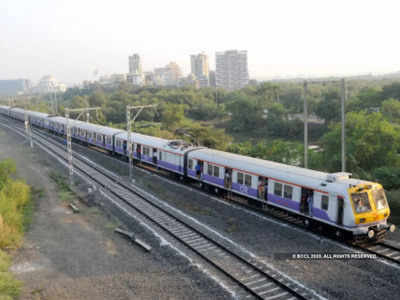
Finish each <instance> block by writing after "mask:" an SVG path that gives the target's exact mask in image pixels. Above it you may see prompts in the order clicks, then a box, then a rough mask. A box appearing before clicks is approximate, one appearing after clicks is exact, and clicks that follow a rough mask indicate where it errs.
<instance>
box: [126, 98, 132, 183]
mask: <svg viewBox="0 0 400 300" xmlns="http://www.w3.org/2000/svg"><path fill="white" fill-rule="evenodd" d="M126 127H127V128H126V129H127V130H128V140H127V149H128V157H129V181H131V180H132V144H131V110H130V107H129V105H128V106H127V107H126Z"/></svg>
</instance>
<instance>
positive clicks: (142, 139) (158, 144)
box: [118, 130, 168, 148]
mask: <svg viewBox="0 0 400 300" xmlns="http://www.w3.org/2000/svg"><path fill="white" fill-rule="evenodd" d="M118 138H120V139H122V140H126V141H127V140H128V132H127V131H125V130H124V131H123V132H121V133H120V134H118ZM131 142H134V143H139V144H143V145H147V146H151V147H154V148H162V147H164V145H165V144H167V143H168V140H166V139H163V138H159V137H154V136H150V135H144V134H141V133H136V132H132V133H131Z"/></svg>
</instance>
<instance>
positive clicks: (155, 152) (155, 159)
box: [153, 148, 157, 165]
mask: <svg viewBox="0 0 400 300" xmlns="http://www.w3.org/2000/svg"><path fill="white" fill-rule="evenodd" d="M153 164H155V165H156V164H157V148H153Z"/></svg>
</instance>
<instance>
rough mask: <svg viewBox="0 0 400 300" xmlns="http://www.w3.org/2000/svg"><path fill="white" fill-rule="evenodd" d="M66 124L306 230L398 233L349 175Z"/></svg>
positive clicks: (377, 197) (37, 116)
mask: <svg viewBox="0 0 400 300" xmlns="http://www.w3.org/2000/svg"><path fill="white" fill-rule="evenodd" d="M0 114H2V115H4V116H7V117H9V118H12V119H15V120H18V121H25V120H26V119H25V118H27V119H28V121H29V122H30V124H31V126H34V127H37V128H40V129H43V130H47V131H49V132H50V133H52V134H56V135H59V136H64V137H65V135H66V126H67V119H66V118H64V117H61V116H55V115H49V114H45V113H40V112H34V111H25V110H24V109H21V108H12V107H8V106H0ZM68 122H69V124H70V128H71V137H72V139H73V140H74V141H77V142H80V143H83V144H85V145H88V146H91V147H94V148H96V149H98V150H101V151H103V152H107V153H108V154H110V155H115V156H120V157H124V158H125V159H127V158H128V155H129V153H131V155H132V161H133V162H134V163H137V162H140V164H144V165H146V166H149V167H151V168H152V169H153V170H164V171H166V172H168V173H173V174H175V175H176V176H178V178H180V179H181V180H185V181H188V182H191V183H196V184H198V185H199V186H200V187H202V188H207V189H209V190H212V191H213V192H215V193H217V194H220V195H224V196H228V195H229V196H230V199H238V201H239V202H241V203H245V204H246V205H249V206H252V207H256V208H257V209H262V210H267V209H269V208H274V209H278V210H282V211H284V212H285V213H287V214H288V215H290V216H294V217H295V218H296V219H299V220H301V221H302V222H303V223H304V224H305V225H306V226H307V227H313V228H316V227H318V228H319V229H320V230H321V228H322V230H327V231H329V232H332V233H334V234H336V235H337V236H341V237H345V238H346V239H351V240H352V241H353V242H355V243H357V242H360V243H364V242H365V241H367V242H374V241H375V242H376V241H380V240H382V239H383V238H384V236H385V235H386V233H387V232H393V231H395V228H396V227H395V225H393V224H390V223H389V222H388V218H389V216H390V208H389V205H388V202H387V199H386V195H385V191H384V189H383V187H382V185H381V184H379V183H377V182H371V181H365V180H361V179H355V178H351V174H350V173H345V172H339V173H326V172H321V171H316V170H311V169H305V168H301V167H297V166H291V165H286V164H282V163H277V162H273V161H267V160H262V159H259V158H253V157H247V156H242V155H238V154H233V153H227V152H223V151H218V150H214V149H209V148H207V147H199V146H195V145H192V144H190V143H187V142H185V141H182V140H167V139H163V138H158V137H153V136H148V135H143V134H139V133H132V134H131V138H130V140H129V141H128V133H127V131H125V130H121V129H115V128H110V127H106V126H101V125H96V124H91V123H86V122H82V121H76V120H72V119H71V120H68ZM129 145H130V146H131V147H129ZM128 148H130V149H131V151H129V149H128Z"/></svg>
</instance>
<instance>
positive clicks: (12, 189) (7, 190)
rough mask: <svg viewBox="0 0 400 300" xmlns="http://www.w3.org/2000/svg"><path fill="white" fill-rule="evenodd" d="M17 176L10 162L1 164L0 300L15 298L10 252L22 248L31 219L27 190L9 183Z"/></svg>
mask: <svg viewBox="0 0 400 300" xmlns="http://www.w3.org/2000/svg"><path fill="white" fill-rule="evenodd" d="M15 172H16V166H15V163H14V162H13V161H12V160H4V161H0V299H1V300H9V299H15V298H16V297H18V295H19V292H20V288H21V283H20V282H19V281H18V280H16V279H15V278H14V277H13V275H12V274H11V273H10V272H9V267H10V265H11V257H10V255H9V252H10V251H12V250H15V249H17V248H18V247H20V246H21V245H22V238H23V234H24V231H25V230H26V229H27V228H28V226H29V224H30V221H31V219H32V212H33V204H32V201H31V189H30V187H29V186H28V185H27V184H26V183H24V182H23V181H20V180H15V179H12V177H11V176H12V175H14V174H15Z"/></svg>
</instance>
